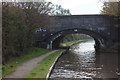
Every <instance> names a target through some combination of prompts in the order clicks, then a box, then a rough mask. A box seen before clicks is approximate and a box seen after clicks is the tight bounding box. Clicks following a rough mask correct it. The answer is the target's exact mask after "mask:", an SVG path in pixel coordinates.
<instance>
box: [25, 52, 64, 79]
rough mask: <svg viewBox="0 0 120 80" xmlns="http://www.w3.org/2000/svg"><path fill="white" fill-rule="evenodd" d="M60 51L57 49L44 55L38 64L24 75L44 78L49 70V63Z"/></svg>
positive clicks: (51, 62) (50, 63)
mask: <svg viewBox="0 0 120 80" xmlns="http://www.w3.org/2000/svg"><path fill="white" fill-rule="evenodd" d="M61 52H63V51H62V50H60V51H57V52H55V53H53V54H51V55H49V56H48V57H46V58H45V59H44V60H42V61H41V62H40V63H39V66H37V67H36V68H34V69H33V70H32V72H31V73H30V74H29V75H27V76H25V78H45V77H46V75H47V73H48V72H49V69H50V67H51V65H52V64H53V62H54V61H55V59H56V57H57V56H58V55H60V53H61Z"/></svg>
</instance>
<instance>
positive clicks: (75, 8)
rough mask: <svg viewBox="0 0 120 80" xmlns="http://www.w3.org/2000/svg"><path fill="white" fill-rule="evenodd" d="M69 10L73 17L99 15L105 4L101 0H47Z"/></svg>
mask: <svg viewBox="0 0 120 80" xmlns="http://www.w3.org/2000/svg"><path fill="white" fill-rule="evenodd" d="M46 1H51V2H52V3H53V4H59V5H62V7H63V8H65V9H69V10H70V12H71V14H72V15H79V14H99V13H100V10H102V5H103V3H101V2H100V0H46Z"/></svg>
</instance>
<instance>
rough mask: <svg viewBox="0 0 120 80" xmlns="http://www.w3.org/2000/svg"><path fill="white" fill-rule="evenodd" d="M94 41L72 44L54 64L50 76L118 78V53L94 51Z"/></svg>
mask: <svg viewBox="0 0 120 80" xmlns="http://www.w3.org/2000/svg"><path fill="white" fill-rule="evenodd" d="M94 44H95V42H94V41H87V42H84V43H81V44H77V45H74V46H72V47H71V48H70V49H69V51H68V52H66V53H65V54H64V55H63V56H62V57H61V58H60V59H59V60H58V62H57V64H56V65H55V68H54V70H53V71H52V74H51V76H50V78H54V79H55V78H85V79H93V78H118V75H117V74H116V72H117V70H118V54H117V53H95V49H94Z"/></svg>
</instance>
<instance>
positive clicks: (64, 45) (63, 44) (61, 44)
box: [60, 40, 84, 47]
mask: <svg viewBox="0 0 120 80" xmlns="http://www.w3.org/2000/svg"><path fill="white" fill-rule="evenodd" d="M82 41H84V40H75V41H71V42H64V43H60V46H63V47H67V46H71V45H72V44H74V43H77V42H82Z"/></svg>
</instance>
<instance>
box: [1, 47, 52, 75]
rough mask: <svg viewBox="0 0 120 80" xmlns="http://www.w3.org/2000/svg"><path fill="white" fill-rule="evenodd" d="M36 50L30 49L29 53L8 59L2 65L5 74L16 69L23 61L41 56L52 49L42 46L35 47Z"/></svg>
mask: <svg viewBox="0 0 120 80" xmlns="http://www.w3.org/2000/svg"><path fill="white" fill-rule="evenodd" d="M33 50H34V51H31V50H30V51H29V52H28V53H27V54H25V55H24V56H21V57H16V58H14V59H12V60H10V61H8V62H7V63H6V64H5V65H3V66H2V69H3V76H5V75H8V74H10V73H12V72H14V71H15V69H16V67H18V66H20V65H21V64H22V63H23V62H25V61H28V60H30V59H32V58H35V57H38V56H41V55H43V54H45V53H47V52H49V51H51V50H46V49H42V48H34V49H33Z"/></svg>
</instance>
